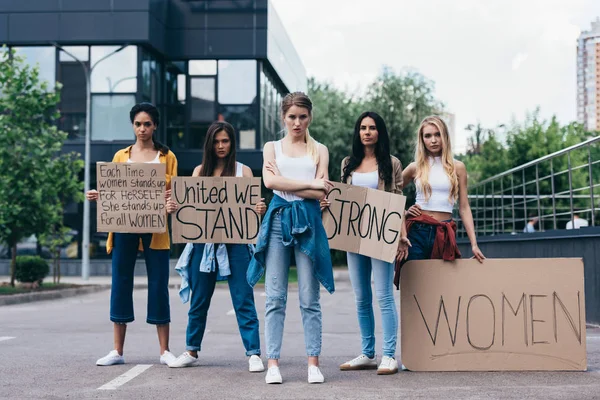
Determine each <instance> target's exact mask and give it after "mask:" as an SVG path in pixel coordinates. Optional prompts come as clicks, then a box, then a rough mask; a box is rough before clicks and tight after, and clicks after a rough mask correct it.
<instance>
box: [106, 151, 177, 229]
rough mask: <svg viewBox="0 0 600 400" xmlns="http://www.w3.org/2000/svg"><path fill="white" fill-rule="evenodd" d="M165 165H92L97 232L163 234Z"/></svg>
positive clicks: (165, 219) (164, 223) (165, 223)
mask: <svg viewBox="0 0 600 400" xmlns="http://www.w3.org/2000/svg"><path fill="white" fill-rule="evenodd" d="M165 173H166V166H165V164H153V163H152V164H150V163H103V162H99V163H97V164H96V178H97V179H96V185H97V186H96V188H97V190H98V211H97V216H96V218H97V225H98V232H121V233H155V232H157V233H162V232H166V231H167V211H166V207H165V190H166V187H167V183H166V180H165Z"/></svg>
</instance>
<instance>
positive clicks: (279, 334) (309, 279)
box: [265, 214, 323, 359]
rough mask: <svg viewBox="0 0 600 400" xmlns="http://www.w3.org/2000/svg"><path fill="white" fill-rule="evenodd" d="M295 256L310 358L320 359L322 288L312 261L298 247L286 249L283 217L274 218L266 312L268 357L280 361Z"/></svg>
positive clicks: (305, 343)
mask: <svg viewBox="0 0 600 400" xmlns="http://www.w3.org/2000/svg"><path fill="white" fill-rule="evenodd" d="M292 252H294V255H295V257H296V268H297V270H298V292H299V297H300V312H301V314H302V325H303V326H304V345H305V347H306V354H307V355H308V356H309V357H311V356H319V355H320V354H321V340H322V337H321V333H322V330H323V326H322V315H321V303H320V302H319V300H320V298H321V294H320V292H319V289H320V284H319V281H318V279H317V278H316V277H315V274H314V268H313V265H312V261H311V260H310V258H309V257H308V256H307V255H306V254H304V253H302V252H301V251H300V249H299V247H298V246H295V247H286V246H284V245H283V242H282V235H281V218H280V216H279V214H277V215H276V216H275V217H273V220H272V226H271V235H270V237H269V243H268V246H267V257H266V273H265V293H266V295H267V302H266V309H265V313H266V315H265V340H266V343H267V357H268V358H269V359H279V357H280V354H281V343H282V341H283V324H284V321H285V308H286V303H287V294H288V273H289V269H290V262H291V256H292Z"/></svg>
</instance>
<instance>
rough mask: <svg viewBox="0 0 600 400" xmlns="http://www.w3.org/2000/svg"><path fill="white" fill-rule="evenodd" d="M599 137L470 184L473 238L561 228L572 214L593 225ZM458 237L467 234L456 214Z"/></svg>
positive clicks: (598, 177) (599, 177)
mask: <svg viewBox="0 0 600 400" xmlns="http://www.w3.org/2000/svg"><path fill="white" fill-rule="evenodd" d="M598 164H600V136H598V137H595V138H591V139H589V140H586V141H585V142H582V143H579V144H576V145H573V146H571V147H568V148H566V149H563V150H560V151H557V152H555V153H552V154H548V155H546V156H544V157H541V158H538V159H537V160H533V161H530V162H528V163H526V164H523V165H521V166H518V167H516V168H513V169H510V170H508V171H505V172H503V173H500V174H498V175H495V176H493V177H491V178H487V179H485V180H483V181H481V182H479V183H477V184H474V185H472V186H469V189H468V190H469V194H468V197H469V203H470V205H471V211H472V213H473V221H474V226H475V233H476V235H477V236H486V235H498V234H504V233H512V234H515V233H519V232H523V230H524V228H525V226H526V225H527V223H528V222H529V221H534V220H536V221H537V222H536V224H535V230H536V231H545V230H551V229H554V230H556V229H565V227H566V224H567V223H568V222H569V221H573V220H574V219H575V216H578V217H580V218H581V219H585V220H586V221H587V222H588V224H589V226H595V225H596V221H597V220H598V218H599V217H600V215H599V214H598V211H600V207H598V206H597V205H596V201H597V197H598V195H599V193H598V189H597V188H598V186H600V168H599V167H598ZM455 217H456V220H457V221H458V223H459V236H461V237H464V236H466V232H465V229H464V226H463V225H462V223H461V221H460V216H459V215H458V213H457V211H456V210H455Z"/></svg>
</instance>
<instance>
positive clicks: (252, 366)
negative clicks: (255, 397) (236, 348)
mask: <svg viewBox="0 0 600 400" xmlns="http://www.w3.org/2000/svg"><path fill="white" fill-rule="evenodd" d="M264 370H265V365H264V364H263V362H262V360H261V359H260V357H259V356H257V355H256V354H254V355H252V356H250V359H249V360H248V371H250V372H263V371H264Z"/></svg>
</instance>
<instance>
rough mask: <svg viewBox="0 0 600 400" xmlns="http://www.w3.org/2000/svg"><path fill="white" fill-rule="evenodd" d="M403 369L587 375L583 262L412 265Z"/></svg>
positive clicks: (405, 287) (404, 286)
mask: <svg viewBox="0 0 600 400" xmlns="http://www.w3.org/2000/svg"><path fill="white" fill-rule="evenodd" d="M400 285H401V288H400V294H401V301H400V303H401V313H400V315H401V318H402V323H401V330H402V333H401V335H400V336H401V339H402V363H403V364H404V365H406V367H407V368H408V369H409V370H411V371H502V370H505V371H506V370H516V371H520V370H530V371H531V370H534V371H553V370H556V371H585V370H586V367H587V358H586V334H585V328H586V325H585V296H584V283H583V260H582V259H580V258H538V259H523V258H521V259H487V260H485V261H484V262H483V264H480V263H479V262H478V261H477V260H456V261H455V262H448V261H442V260H424V261H409V262H407V263H406V264H405V265H404V266H403V267H402V274H401V278H400Z"/></svg>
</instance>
